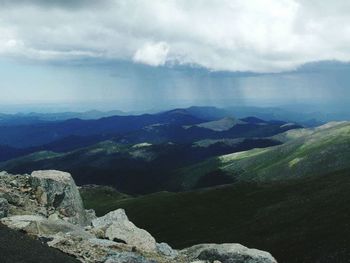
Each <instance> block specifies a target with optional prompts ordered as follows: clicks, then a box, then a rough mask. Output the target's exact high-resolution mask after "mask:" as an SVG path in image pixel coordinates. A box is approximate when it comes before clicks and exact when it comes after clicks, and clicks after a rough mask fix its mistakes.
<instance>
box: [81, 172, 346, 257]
mask: <svg viewBox="0 0 350 263" xmlns="http://www.w3.org/2000/svg"><path fill="white" fill-rule="evenodd" d="M95 194H96V191H95ZM100 194H101V195H102V196H99V197H96V195H95V196H94V197H92V196H91V195H86V192H85V194H83V198H84V202H85V205H86V206H87V207H88V208H94V209H96V211H97V213H98V214H99V215H102V214H105V213H106V212H108V211H110V210H114V209H116V208H124V209H126V211H127V214H128V215H129V217H130V219H131V220H132V221H133V222H134V223H135V224H136V225H138V226H140V227H142V228H145V229H146V230H148V231H150V232H151V233H152V234H153V235H154V236H155V237H156V238H157V240H159V241H165V242H168V243H170V244H171V245H173V246H174V247H177V248H183V247H186V246H189V245H193V244H195V243H203V242H217V243H222V242H237V243H241V244H244V245H246V246H248V247H256V248H259V249H263V250H267V251H269V252H271V253H272V254H273V255H274V256H275V257H276V258H277V260H278V262H282V263H310V262H319V263H328V262H332V263H343V262H348V259H349V258H350V248H349V243H350V225H349V222H350V212H349V205H348V204H349V202H350V170H344V171H340V172H334V173H331V174H327V175H323V176H311V177H304V178H298V179H292V180H287V181H279V182H265V183H252V182H250V183H244V182H241V183H237V184H234V185H230V186H222V187H217V188H211V189H205V190H198V191H191V192H183V193H168V192H162V193H157V194H152V195H148V196H143V197H138V198H127V199H122V200H120V199H119V198H118V196H119V195H118V194H117V195H116V196H117V198H108V197H106V196H103V193H102V192H100ZM109 195H110V194H109ZM96 200H103V202H97V201H96Z"/></svg>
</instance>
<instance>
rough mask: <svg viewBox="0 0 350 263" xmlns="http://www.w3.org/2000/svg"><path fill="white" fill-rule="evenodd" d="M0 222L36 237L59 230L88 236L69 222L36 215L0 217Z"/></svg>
mask: <svg viewBox="0 0 350 263" xmlns="http://www.w3.org/2000/svg"><path fill="white" fill-rule="evenodd" d="M1 223H3V224H4V225H6V226H8V227H9V228H11V229H15V230H21V231H24V232H26V233H28V234H30V235H35V236H38V237H50V236H53V235H55V234H57V233H59V232H61V233H68V232H70V233H75V234H77V233H83V234H82V235H84V237H90V235H89V234H88V233H85V232H83V231H82V229H81V228H80V227H78V226H76V225H73V224H71V223H69V222H66V221H63V220H61V219H58V220H52V219H47V218H45V217H42V216H38V215H18V216H10V217H5V218H3V219H1Z"/></svg>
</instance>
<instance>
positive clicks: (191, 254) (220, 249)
mask: <svg viewBox="0 0 350 263" xmlns="http://www.w3.org/2000/svg"><path fill="white" fill-rule="evenodd" d="M181 254H183V255H185V256H186V257H187V258H188V259H189V260H191V261H195V260H200V261H204V262H206V261H209V262H213V261H215V260H217V261H219V262H222V263H277V261H276V259H274V258H273V257H272V256H271V254H270V253H268V252H265V251H261V250H257V249H249V248H247V247H244V246H242V245H240V244H201V245H196V246H193V247H190V248H187V249H184V250H182V251H181Z"/></svg>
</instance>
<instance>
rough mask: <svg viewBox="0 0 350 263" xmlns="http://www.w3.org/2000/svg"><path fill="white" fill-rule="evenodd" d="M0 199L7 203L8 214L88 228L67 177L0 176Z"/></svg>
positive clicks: (56, 173) (45, 173) (41, 173)
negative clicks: (34, 216) (37, 217)
mask: <svg viewBox="0 0 350 263" xmlns="http://www.w3.org/2000/svg"><path fill="white" fill-rule="evenodd" d="M0 198H4V199H6V200H7V201H8V203H9V210H8V211H9V214H12V215H40V216H43V217H57V218H60V219H62V220H64V221H67V222H70V223H73V224H79V225H82V226H83V225H88V224H90V222H89V218H88V216H87V214H86V211H85V210H84V206H83V202H82V200H81V197H80V194H79V191H78V188H77V186H76V185H75V183H74V181H73V179H72V176H71V175H70V174H69V173H64V172H59V171H51V170H49V171H37V172H33V173H32V174H31V175H10V174H7V173H2V174H0Z"/></svg>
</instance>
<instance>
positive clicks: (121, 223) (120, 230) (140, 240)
mask: <svg viewBox="0 0 350 263" xmlns="http://www.w3.org/2000/svg"><path fill="white" fill-rule="evenodd" d="M92 226H93V227H94V228H93V229H94V231H96V232H97V233H100V234H101V235H102V238H108V239H109V240H116V241H119V242H122V243H125V244H129V245H131V246H134V247H136V248H138V249H140V250H143V251H146V252H156V251H157V244H156V240H155V239H154V238H153V237H152V236H151V234H150V233H148V232H147V231H145V230H143V229H140V228H138V227H136V226H135V225H134V224H133V223H132V222H130V221H129V219H128V217H127V216H126V214H125V211H124V210H123V209H118V210H116V211H112V212H110V213H108V214H106V215H105V216H103V217H100V218H97V219H95V220H93V221H92Z"/></svg>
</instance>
